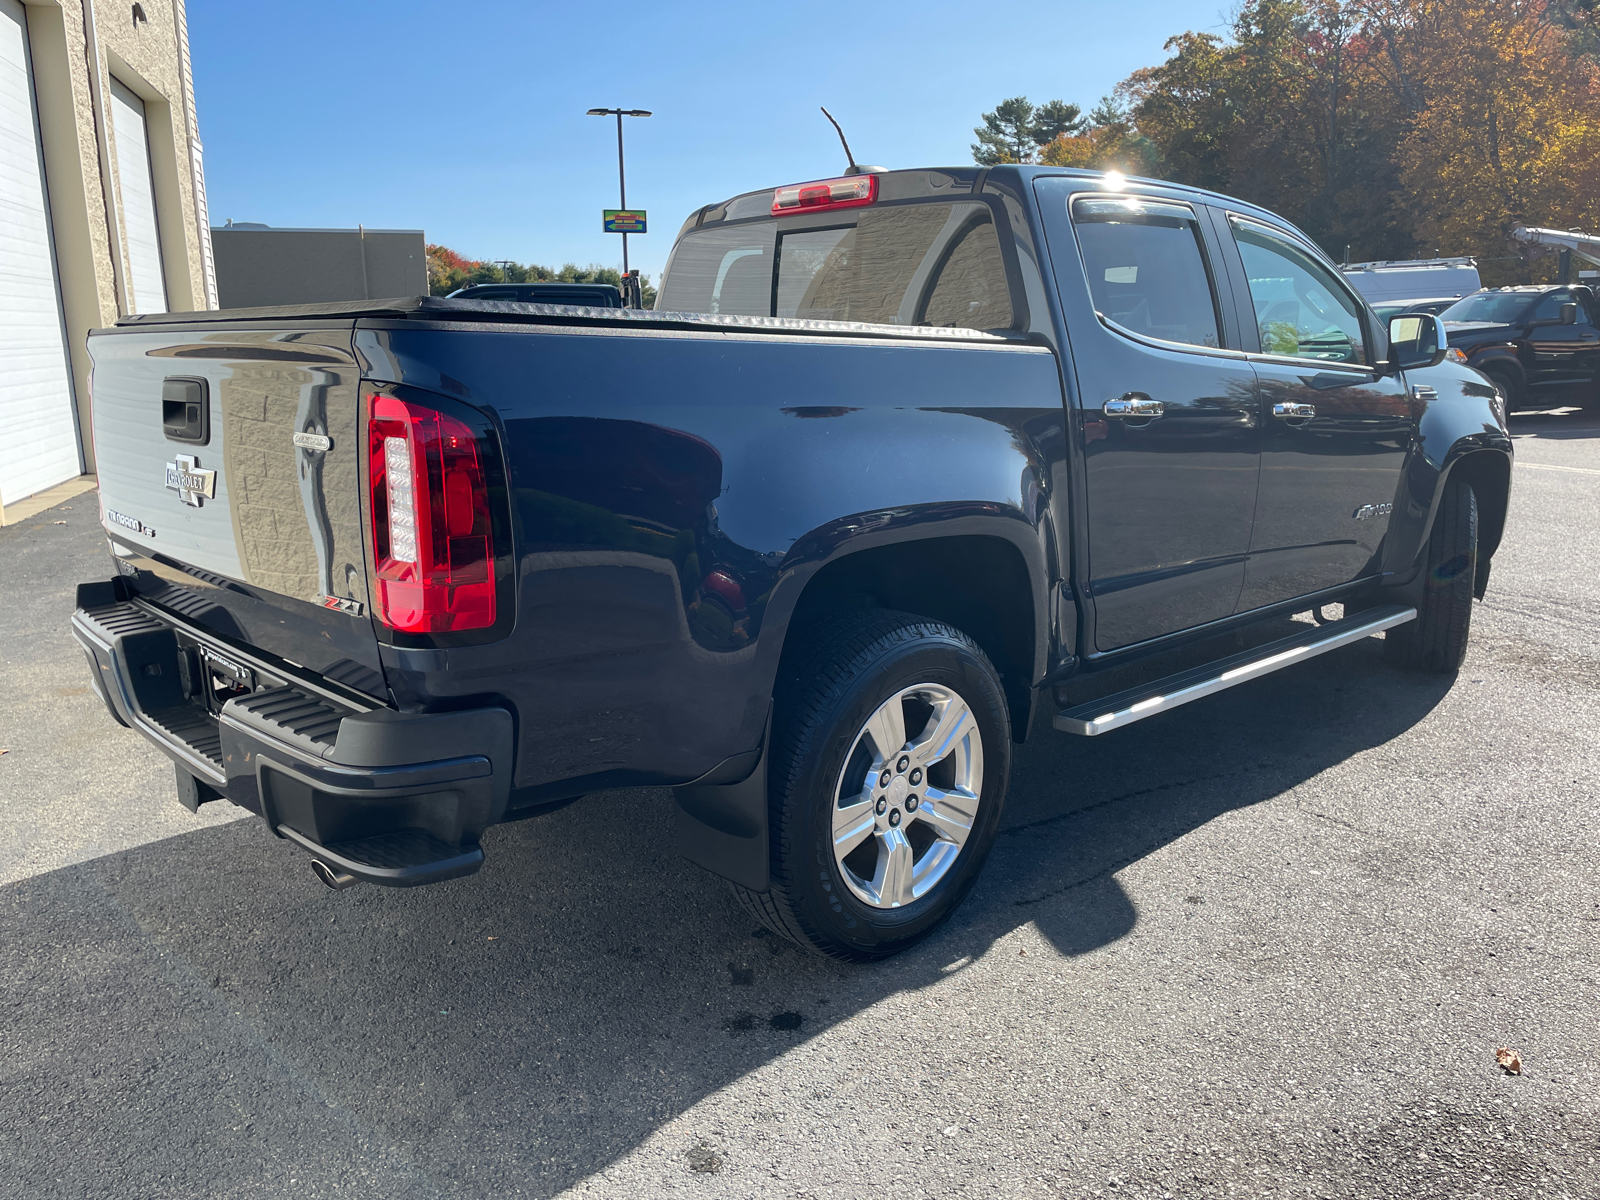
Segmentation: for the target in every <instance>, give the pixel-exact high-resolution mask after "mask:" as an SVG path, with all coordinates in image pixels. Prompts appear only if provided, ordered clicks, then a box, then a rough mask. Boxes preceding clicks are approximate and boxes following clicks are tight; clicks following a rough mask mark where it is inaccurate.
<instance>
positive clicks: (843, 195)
mask: <svg viewBox="0 0 1600 1200" xmlns="http://www.w3.org/2000/svg"><path fill="white" fill-rule="evenodd" d="M877 198H878V177H877V176H876V175H850V176H846V177H845V178H844V179H819V180H817V182H815V183H794V184H790V185H789V186H788V187H781V188H778V189H777V190H776V191H775V192H773V193H772V215H773V216H775V217H782V216H786V215H787V214H789V213H799V212H823V211H826V210H827V209H830V208H860V207H861V206H862V205H863V204H871V203H872V202H873V201H874V200H876V199H877Z"/></svg>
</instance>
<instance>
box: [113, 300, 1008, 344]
mask: <svg viewBox="0 0 1600 1200" xmlns="http://www.w3.org/2000/svg"><path fill="white" fill-rule="evenodd" d="M338 317H345V318H350V319H357V318H363V317H369V318H378V319H389V320H397V319H398V320H406V319H411V320H423V321H452V320H453V321H494V320H502V321H504V320H521V321H525V322H528V323H532V324H545V323H549V324H561V323H564V322H571V321H575V320H581V321H584V322H585V323H594V324H600V325H617V326H628V325H631V326H635V327H638V326H643V327H655V328H664V329H684V328H689V329H701V330H707V331H710V330H725V331H729V332H733V331H738V332H744V333H768V332H771V333H811V334H823V335H828V336H833V337H852V336H853V337H895V338H914V339H917V340H919V341H927V340H929V339H935V340H940V341H943V340H950V341H961V342H993V343H996V344H1004V343H1006V342H1016V341H1020V340H1023V335H1021V334H1018V333H1003V332H997V333H989V332H985V331H984V330H981V329H956V328H951V327H947V326H936V325H871V324H867V323H865V322H860V321H807V320H799V319H796V318H793V317H741V316H731V315H724V314H719V313H681V312H656V311H654V310H652V309H638V308H591V307H588V306H582V305H575V304H522V303H519V302H517V301H514V300H452V299H449V298H447V297H444V296H398V297H395V298H394V299H392V300H339V301H330V302H328V303H323V304H275V305H272V306H270V307H265V308H224V309H219V310H217V311H212V312H167V313H142V314H139V315H137V316H127V317H122V318H121V319H120V320H118V321H117V325H118V327H129V326H137V327H148V326H158V325H197V324H206V325H210V324H215V323H218V322H228V321H241V322H244V321H251V322H261V321H285V320H322V321H326V320H328V319H329V318H338Z"/></svg>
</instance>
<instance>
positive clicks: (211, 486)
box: [167, 454, 217, 508]
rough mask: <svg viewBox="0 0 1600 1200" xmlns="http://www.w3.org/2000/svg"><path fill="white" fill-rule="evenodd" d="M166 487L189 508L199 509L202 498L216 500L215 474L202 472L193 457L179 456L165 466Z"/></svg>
mask: <svg viewBox="0 0 1600 1200" xmlns="http://www.w3.org/2000/svg"><path fill="white" fill-rule="evenodd" d="M167 487H169V488H170V489H171V490H172V491H174V492H177V493H178V495H179V497H180V498H181V499H182V500H183V502H184V503H185V504H187V505H189V506H190V507H191V508H199V507H200V505H201V500H202V498H204V499H206V500H215V499H216V498H217V473H216V472H215V471H202V470H201V469H200V461H199V460H198V459H197V458H195V456H194V455H192V454H180V455H178V457H177V460H176V461H175V462H169V463H168V464H167Z"/></svg>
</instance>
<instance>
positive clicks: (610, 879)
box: [0, 642, 1449, 1197]
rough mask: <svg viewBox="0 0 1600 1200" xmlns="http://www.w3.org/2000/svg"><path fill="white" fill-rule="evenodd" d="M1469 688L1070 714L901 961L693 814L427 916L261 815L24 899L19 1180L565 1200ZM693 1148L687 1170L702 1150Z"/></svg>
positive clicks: (1357, 684) (640, 803)
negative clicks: (1070, 730) (1142, 716)
mask: <svg viewBox="0 0 1600 1200" xmlns="http://www.w3.org/2000/svg"><path fill="white" fill-rule="evenodd" d="M1448 687H1449V683H1448V681H1441V680H1437V679H1432V678H1421V677H1408V676H1403V675H1398V674H1395V673H1392V672H1390V671H1388V670H1386V669H1385V668H1384V667H1383V665H1382V664H1381V662H1380V655H1379V647H1378V645H1377V643H1376V642H1368V643H1364V644H1361V645H1358V646H1353V647H1350V648H1347V649H1346V650H1344V651H1341V652H1339V653H1337V654H1334V655H1331V656H1329V657H1327V658H1324V659H1321V660H1319V661H1318V663H1317V664H1315V665H1310V666H1308V667H1301V668H1297V669H1294V670H1291V671H1289V672H1286V673H1284V674H1282V675H1278V676H1274V677H1272V678H1269V679H1266V680H1261V681H1258V682H1257V683H1255V684H1253V685H1251V686H1249V687H1247V688H1243V689H1240V690H1239V691H1236V692H1233V693H1229V694H1226V695H1223V696H1218V697H1214V698H1212V699H1210V700H1208V701H1204V702H1202V703H1199V704H1196V705H1192V706H1190V707H1188V708H1186V709H1184V710H1182V711H1180V712H1176V713H1172V714H1168V715H1165V716H1162V717H1159V718H1155V719H1153V720H1151V721H1148V722H1145V723H1143V724H1141V725H1137V726H1133V727H1131V728H1129V729H1127V730H1124V731H1119V732H1118V733H1116V734H1113V735H1109V736H1107V737H1105V738H1101V739H1072V738H1067V737H1065V736H1061V735H1055V734H1053V733H1052V732H1051V731H1050V730H1049V728H1048V725H1047V724H1041V726H1040V727H1039V728H1038V729H1037V731H1036V732H1035V735H1034V737H1033V739H1032V740H1031V741H1030V742H1029V743H1028V744H1027V745H1026V746H1024V747H1022V748H1020V750H1019V752H1018V755H1017V758H1016V767H1015V775H1014V781H1013V786H1012V802H1011V805H1010V808H1009V811H1008V813H1007V821H1006V826H1005V829H1004V832H1003V833H1002V835H1001V837H1000V839H999V842H998V844H997V846H996V850H995V854H994V857H993V859H992V860H991V863H990V866H989V868H988V870H987V872H986V874H985V876H984V878H983V879H982V880H981V881H980V883H979V886H978V888H977V889H976V890H975V892H974V893H973V895H972V897H971V898H970V899H969V901H968V903H967V904H966V906H965V907H964V908H963V909H962V910H961V911H960V912H959V913H958V914H957V916H956V918H955V919H954V920H953V921H952V922H951V923H950V924H949V925H948V926H947V927H946V928H945V929H943V930H941V931H940V932H939V933H938V934H937V935H935V936H934V937H933V938H932V939H931V940H930V941H929V942H928V943H926V944H925V945H923V946H922V947H919V948H918V949H917V950H915V951H913V952H911V953H909V954H907V955H904V956H902V957H900V958H898V959H895V960H893V961H891V962H887V963H883V964H879V965H876V966H871V967H853V966H846V965H843V964H837V963H830V962H824V961H821V960H818V959H815V958H812V957H809V956H807V955H805V954H803V953H800V952H798V951H796V950H794V949H792V948H790V947H789V946H787V945H786V944H784V943H782V942H780V941H778V940H777V939H774V938H772V937H770V936H766V935H765V934H764V933H763V932H761V931H758V930H757V929H756V927H755V923H754V922H753V921H752V920H751V919H750V918H749V917H748V916H747V915H745V914H744V912H743V911H742V910H741V909H740V908H739V907H738V906H737V905H736V904H735V903H734V901H733V900H732V898H731V897H730V896H729V895H728V893H727V892H726V890H725V889H724V888H723V887H722V886H721V884H720V882H719V881H717V880H715V879H713V878H712V877H710V876H709V875H706V874H704V873H702V872H700V871H699V870H698V869H697V868H695V867H692V866H690V865H689V864H687V863H684V862H682V861H681V860H679V859H677V858H675V857H674V855H673V853H672V850H671V845H672V839H671V836H670V833H671V801H670V799H669V798H668V796H667V794H666V793H664V792H646V793H640V792H633V793H622V792H618V793H608V794H605V795H602V796H597V797H593V798H591V799H590V800H588V801H586V802H584V803H581V804H577V805H574V806H572V807H570V808H567V809H564V810H562V811H560V812H556V813H553V814H550V815H548V816H546V817H543V818H540V819H537V820H532V821H528V822H524V823H521V824H517V825H512V826H506V827H502V828H500V829H497V830H495V831H493V832H492V835H491V838H490V840H489V841H488V843H487V846H486V848H487V850H488V852H489V861H488V865H487V866H486V867H485V869H484V870H483V872H482V873H481V874H480V875H479V876H477V877H476V878H472V879H467V880H460V881H456V882H453V883H449V884H443V885H440V886H438V887H435V888H430V889H423V890H420V891H416V892H399V891H390V890H384V889H378V888H358V889H355V890H353V891H350V892H345V893H338V894H335V893H330V892H328V891H326V890H325V889H323V888H322V887H321V886H320V885H318V884H317V883H316V882H315V881H314V880H313V878H312V875H311V872H310V871H309V870H308V869H307V865H306V860H305V859H304V857H303V856H301V855H300V854H298V853H297V852H295V851H294V850H293V849H292V848H291V847H289V846H288V845H286V844H283V843H278V842H275V841H274V840H273V839H272V838H271V837H270V836H269V835H268V834H267V832H266V831H265V829H264V828H263V827H261V826H260V825H259V824H258V823H256V822H253V821H241V822H237V823H235V824H231V825H227V826H221V827H216V828H212V829H207V830H203V831H198V832H196V833H193V834H189V835H185V836H183V837H179V838H174V839H170V840H167V841H164V842H158V843H153V844H150V845H146V846H142V847H140V848H138V849H135V850H132V851H129V852H126V853H121V854H115V855H111V856H108V857H105V858H101V859H97V860H95V861H93V862H90V863H86V864H82V865H79V866H75V867H70V868H65V869H63V870H60V871H55V872H51V873H49V874H46V875H41V876H37V877H34V878H31V879H27V880H24V881H21V882H19V883H15V884H12V885H9V886H7V887H5V888H3V889H0V964H4V969H5V978H6V979H7V980H8V981H9V982H8V984H7V988H6V990H7V991H8V992H9V994H10V998H9V1000H8V1001H7V1010H8V1011H7V1021H6V1030H5V1032H6V1033H7V1034H8V1035H9V1036H8V1037H7V1041H8V1043H9V1044H10V1045H12V1046H13V1047H26V1048H28V1049H27V1051H26V1053H25V1054H22V1055H21V1056H20V1058H19V1059H16V1060H14V1061H13V1068H12V1079H13V1081H14V1082H15V1081H17V1080H22V1083H21V1084H19V1085H18V1086H12V1087H8V1088H6V1089H4V1091H3V1092H0V1126H3V1127H5V1128H7V1129H8V1130H12V1131H15V1133H14V1135H13V1138H14V1139H15V1140H13V1143H12V1153H14V1154H15V1157H14V1158H13V1159H12V1162H11V1165H10V1166H6V1167H0V1182H4V1181H6V1179H7V1177H8V1175H10V1176H11V1177H12V1178H11V1179H10V1183H11V1186H10V1187H8V1188H7V1189H5V1190H8V1191H9V1192H10V1193H11V1194H19V1195H20V1194H39V1193H41V1192H43V1191H50V1192H52V1193H53V1192H54V1191H61V1192H62V1193H63V1194H66V1193H71V1194H74V1195H77V1194H102V1193H100V1192H97V1191H96V1189H97V1188H101V1187H106V1186H109V1185H108V1184H106V1183H103V1182H102V1180H105V1179H106V1178H108V1176H106V1175H105V1174H104V1171H103V1168H104V1164H106V1163H109V1162H115V1163H118V1164H119V1173H118V1175H117V1177H116V1178H117V1182H116V1189H117V1190H118V1191H120V1192H121V1194H130V1195H131V1194H144V1193H146V1192H151V1193H153V1192H155V1191H166V1192H170V1193H173V1194H200V1192H202V1191H205V1192H209V1193H210V1194H215V1195H224V1194H229V1195H231V1194H254V1193H256V1192H257V1191H258V1189H259V1188H260V1187H261V1186H262V1185H263V1179H264V1178H266V1177H271V1178H274V1179H276V1176H277V1173H278V1172H280V1171H282V1172H284V1173H285V1174H284V1179H285V1180H287V1179H288V1178H289V1177H290V1176H293V1177H294V1178H295V1179H296V1180H298V1183H297V1184H296V1187H295V1188H294V1189H289V1190H297V1191H298V1193H299V1194H306V1195H311V1194H321V1193H322V1192H323V1191H328V1190H331V1189H332V1187H333V1185H335V1184H342V1185H343V1186H345V1187H349V1186H359V1187H360V1188H361V1189H362V1190H363V1191H364V1192H365V1193H367V1194H374V1195H384V1196H389V1197H398V1196H440V1195H443V1196H461V1197H468V1196H471V1197H478V1196H487V1195H499V1194H510V1193H518V1194H524V1195H532V1196H548V1195H552V1194H554V1193H556V1192H559V1191H561V1190H562V1189H564V1188H567V1187H570V1186H572V1185H574V1184H575V1183H577V1182H579V1181H580V1180H582V1179H584V1178H585V1177H587V1176H589V1175H591V1174H593V1173H595V1172H597V1171H600V1170H603V1169H604V1168H605V1167H606V1166H607V1165H608V1164H610V1163H611V1162H613V1161H614V1160H616V1159H617V1158H619V1157H620V1156H623V1155H625V1154H627V1153H628V1152H629V1151H631V1150H633V1149H634V1148H636V1147H638V1146H640V1145H641V1143H643V1142H645V1141H646V1140H647V1139H648V1138H650V1137H651V1136H652V1135H653V1134H654V1133H656V1131H657V1130H660V1129H661V1128H662V1127H663V1126H664V1125H666V1124H667V1123H668V1122H670V1121H672V1120H673V1118H675V1117H677V1116H679V1115H680V1114H682V1113H684V1112H685V1111H686V1110H687V1109H689V1108H690V1107H691V1106H693V1105H694V1104H696V1103H697V1102H698V1101H700V1100H702V1099H703V1098H705V1097H707V1096H708V1095H710V1094H712V1093H713V1092H716V1091H717V1090H719V1089H721V1088H724V1087H726V1086H728V1085H729V1084H731V1083H733V1082H735V1081H736V1080H738V1079H740V1078H741V1077H743V1076H745V1075H747V1074H749V1073H750V1072H752V1071H755V1070H757V1069H758V1068H761V1067H762V1066H764V1065H766V1064H769V1063H771V1062H773V1061H774V1060H775V1059H776V1058H778V1057H779V1056H780V1055H782V1054H784V1053H785V1052H788V1051H791V1050H794V1049H795V1048H797V1047H799V1046H802V1045H803V1044H804V1043H805V1042H806V1041H807V1040H808V1039H809V1038H811V1037H813V1036H815V1035H816V1034H818V1033H819V1032H822V1031H825V1030H827V1029H829V1028H831V1027H833V1026H834V1025H836V1024H838V1023H840V1022H842V1021H844V1020H847V1019H848V1018H851V1017H853V1016H855V1015H856V1014H859V1013H861V1012H863V1011H864V1010H866V1009H868V1008H869V1007H871V1006H873V1005H875V1004H877V1003H879V1002H880V1001H884V1000H886V999H889V998H891V997H894V996H896V995H898V994H901V993H914V992H916V991H918V990H919V989H923V988H926V987H928V986H930V985H932V984H934V983H936V982H937V981H939V980H941V979H944V978H947V977H949V976H950V975H951V974H953V973H956V972H958V971H960V970H961V969H963V965H964V964H965V963H967V962H969V961H971V960H975V959H977V958H979V957H981V956H982V955H984V954H985V953H986V952H988V951H989V950H990V949H991V948H992V947H993V946H994V943H995V942H996V940H997V939H999V938H1002V937H1005V936H1006V935H1008V934H1010V933H1012V932H1013V931H1015V930H1016V929H1018V928H1019V927H1020V926H1022V925H1025V924H1029V923H1031V924H1032V925H1033V926H1035V927H1036V928H1037V930H1038V931H1039V932H1040V933H1041V934H1042V935H1043V936H1044V937H1045V938H1046V939H1048V941H1049V942H1050V943H1051V944H1052V945H1053V946H1054V947H1055V948H1056V949H1057V950H1059V951H1060V952H1061V954H1063V955H1066V956H1069V957H1071V956H1078V955H1083V954H1086V953H1088V952H1090V951H1093V950H1096V949H1098V948H1101V947H1104V946H1106V945H1108V944H1109V943H1112V942H1114V941H1116V940H1117V939H1119V938H1122V937H1124V936H1126V935H1127V934H1128V933H1129V932H1130V931H1132V930H1133V929H1134V928H1135V926H1136V924H1137V923H1138V921H1139V914H1138V911H1137V909H1136V907H1135V904H1134V902H1133V900H1132V899H1131V898H1130V897H1129V895H1128V894H1127V892H1126V891H1125V890H1124V888H1123V887H1122V885H1121V884H1120V883H1119V882H1118V880H1117V877H1116V873H1117V872H1118V871H1119V870H1120V869H1121V868H1123V867H1125V866H1127V865H1128V864H1131V863H1134V862H1137V861H1139V860H1140V859H1143V858H1145V857H1146V856H1148V855H1151V854H1152V853H1154V852H1156V851H1158V850H1159V849H1160V848H1162V847H1163V846H1166V845H1168V844H1170V843H1172V842H1173V841H1175V840H1176V839H1179V838H1182V837H1184V836H1185V835H1186V834H1188V833H1190V832H1192V831H1194V830H1196V829H1198V828H1200V827H1201V826H1203V825H1205V824H1207V823H1208V822H1210V821H1213V820H1215V819H1217V818H1219V817H1222V816H1224V815H1226V814H1228V813H1230V812H1232V811H1234V810H1237V809H1241V808H1245V807H1248V806H1251V805H1255V804H1259V803H1262V802H1264V801H1270V800H1273V799H1274V798H1277V797H1281V796H1282V795H1283V794H1284V793H1285V792H1286V791H1288V790H1289V789H1291V788H1293V787H1295V786H1296V785H1298V784H1301V783H1303V782H1305V781H1306V780H1308V779H1310V778H1311V777H1313V776H1315V775H1316V774H1318V773H1319V772H1322V771H1324V770H1326V769H1328V768H1330V767H1332V766H1334V765H1336V764H1338V763H1340V762H1342V761H1344V760H1346V759H1348V758H1349V757H1351V756H1353V755H1355V754H1358V753H1361V752H1363V751H1366V750H1369V749H1371V748H1372V747H1375V746H1379V745H1381V744H1383V743H1384V742H1386V741H1388V740H1390V739H1392V738H1394V737H1395V736H1397V735H1398V734H1400V733H1402V732H1403V731H1405V730H1406V729H1409V728H1410V727H1412V726H1413V725H1415V724H1416V723H1417V722H1419V721H1420V720H1422V719H1423V718H1424V717H1425V716H1426V715H1427V713H1428V712H1429V711H1430V710H1431V709H1432V708H1433V707H1434V705H1436V704H1437V703H1438V702H1439V700H1440V698H1441V697H1442V696H1443V695H1444V693H1445V692H1446V691H1447V690H1448ZM1329 828H1330V837H1336V836H1339V837H1342V836H1348V834H1347V831H1341V830H1337V829H1335V828H1334V827H1333V826H1332V825H1330V827H1329ZM1184 886H1185V887H1186V888H1189V887H1192V888H1193V890H1196V891H1203V890H1204V884H1203V882H1199V883H1196V884H1194V885H1188V884H1186V885H1184ZM1008 952H1009V951H1008ZM1084 986H1090V987H1092V986H1096V985H1095V984H1094V983H1093V980H1092V978H1090V979H1086V981H1085V983H1084ZM18 1062H20V1064H21V1065H17V1064H18ZM28 1080H34V1081H36V1086H27V1081H28ZM43 1096H47V1097H48V1102H49V1115H48V1119H44V1117H43V1113H44V1109H43V1108H42V1107H41V1099H40V1098H41V1097H43ZM781 1104H782V1101H781V1100H774V1105H775V1106H778V1107H780V1108H781ZM770 1116H771V1118H772V1119H776V1120H782V1119H784V1114H783V1113H782V1112H781V1111H776V1112H774V1113H773V1114H770ZM674 1138H677V1139H678V1140H681V1141H682V1142H683V1144H682V1145H677V1144H676V1143H675V1142H674V1140H673V1139H674ZM663 1144H664V1146H665V1152H666V1153H668V1154H670V1155H671V1156H672V1157H673V1159H674V1160H675V1161H673V1162H672V1163H671V1164H670V1165H669V1166H667V1167H666V1168H664V1169H667V1170H671V1171H680V1170H681V1171H685V1172H687V1171H688V1170H689V1169H690V1167H689V1164H688V1162H687V1161H686V1160H685V1159H684V1157H683V1156H684V1155H685V1154H686V1153H687V1152H688V1151H690V1150H691V1149H692V1148H693V1147H694V1144H695V1141H694V1139H691V1138H689V1136H688V1135H687V1134H681V1135H680V1134H678V1133H676V1132H674V1131H673V1130H671V1129H669V1130H667V1131H666V1132H665V1134H664V1138H663ZM130 1146H131V1147H134V1148H135V1149H134V1151H133V1152H131V1153H130V1151H129V1147H130ZM30 1180H33V1181H38V1182H37V1183H30V1182H29V1181H30ZM43 1181H59V1182H55V1183H52V1184H51V1185H50V1186H49V1187H44V1186H43ZM68 1185H70V1186H68Z"/></svg>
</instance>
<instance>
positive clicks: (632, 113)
mask: <svg viewBox="0 0 1600 1200" xmlns="http://www.w3.org/2000/svg"><path fill="white" fill-rule="evenodd" d="M622 115H623V116H625V117H648V116H650V115H651V114H650V110H649V109H648V108H629V109H625V110H624V111H623V113H622Z"/></svg>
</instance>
